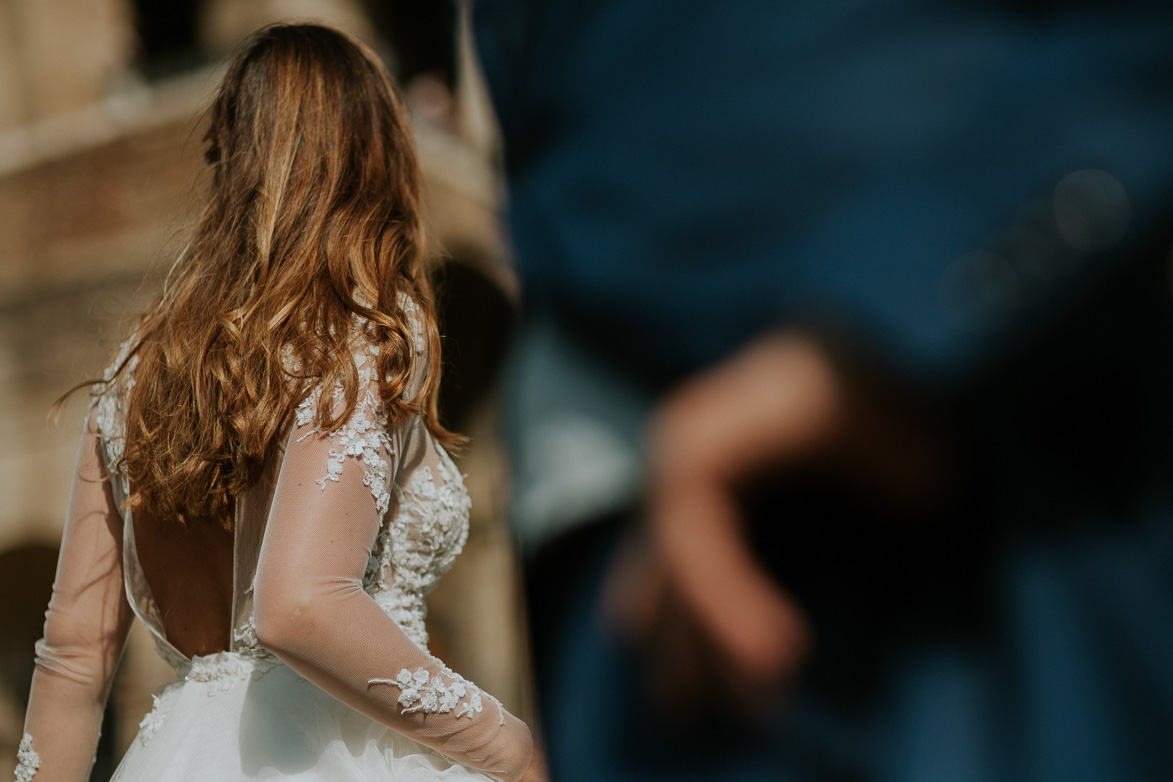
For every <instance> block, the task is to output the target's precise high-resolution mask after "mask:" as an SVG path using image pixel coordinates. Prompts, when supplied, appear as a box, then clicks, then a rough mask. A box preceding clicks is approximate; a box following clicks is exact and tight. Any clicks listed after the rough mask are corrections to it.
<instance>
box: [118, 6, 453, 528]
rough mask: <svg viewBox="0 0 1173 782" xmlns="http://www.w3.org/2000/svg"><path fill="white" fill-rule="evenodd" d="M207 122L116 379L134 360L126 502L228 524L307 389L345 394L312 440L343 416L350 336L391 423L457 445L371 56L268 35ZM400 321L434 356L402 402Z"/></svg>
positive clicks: (399, 116)
mask: <svg viewBox="0 0 1173 782" xmlns="http://www.w3.org/2000/svg"><path fill="white" fill-rule="evenodd" d="M208 120H209V126H208V130H207V134H206V136H205V137H204V140H205V141H206V143H207V150H206V159H207V162H208V164H209V165H210V166H211V168H212V183H211V197H210V199H209V201H208V203H207V205H206V207H205V208H204V209H203V212H202V214H201V216H200V218H199V221H198V224H197V226H196V228H195V232H194V235H193V237H192V238H191V240H190V242H189V244H188V246H187V247H186V249H185V250H184V251H183V252H182V253H181V255H180V257H179V259H178V260H177V261H176V263H175V265H174V267H173V268H172V270H171V272H170V273H169V275H168V278H167V280H166V282H165V283H164V286H163V290H162V292H161V293H160V295H159V297H158V299H157V300H156V302H155V303H154V304H153V305H152V306H151V307H150V308H149V309H148V310H147V311H146V312H145V313H144V314H143V315H142V316H141V319H140V321H139V323H138V327H137V329H136V330H135V334H134V337H133V343H132V349H131V351H130V353H129V355H128V357H127V360H126V361H123V362H122V365H121V366H118V367H116V368H115V370H116V373H115V375H114V378H113V380H114V381H117V380H118V377H119V375H125V374H126V373H127V366H128V365H129V364H130V357H132V356H133V357H136V359H135V362H136V363H135V366H134V369H133V382H124V383H123V384H122V386H123V387H124V388H127V391H126V392H125V393H126V441H125V449H124V455H123V457H122V461H121V463H120V464H118V465H115V466H114V469H116V470H121V471H123V472H124V473H125V474H126V475H127V477H128V478H129V483H130V489H131V491H130V497H129V498H128V504H129V506H130V507H132V508H141V509H144V510H145V511H146V512H148V513H149V514H151V515H153V516H156V517H158V518H160V519H176V520H178V521H179V522H180V523H187V522H188V521H189V520H191V519H195V518H201V519H208V520H215V521H217V522H219V523H220V524H222V525H223V526H225V527H226V528H231V524H232V498H233V497H235V496H237V495H239V494H240V493H241V492H243V491H244V490H245V489H247V488H248V487H250V486H251V485H253V484H254V483H255V482H256V481H257V479H258V478H259V477H260V474H261V470H262V468H263V465H264V463H265V459H266V455H267V454H268V453H269V452H270V448H271V446H272V445H273V443H274V440H275V439H276V437H277V436H278V435H279V433H281V432H282V431H285V425H286V423H287V422H288V421H289V420H290V417H291V415H292V411H293V408H294V407H295V406H296V405H297V404H298V403H299V402H300V401H301V400H303V399H305V398H306V397H307V396H308V395H309V394H310V393H312V392H313V390H314V388H315V387H316V386H318V385H319V384H321V386H322V387H323V388H326V389H331V388H334V387H336V386H340V387H341V388H342V389H343V392H344V393H343V396H342V402H340V403H339V404H336V405H333V406H332V405H330V404H321V405H318V407H317V418H316V425H317V426H318V427H319V428H320V429H321V430H323V431H332V430H335V429H337V428H338V427H340V426H341V425H342V424H343V423H344V422H345V421H346V420H347V419H348V418H349V417H350V415H351V414H352V412H353V411H354V408H355V405H356V404H357V401H358V397H359V394H360V393H361V389H360V388H359V378H358V371H357V368H356V366H355V362H354V357H353V355H352V354H353V350H354V347H353V344H352V341H353V339H354V338H355V336H356V331H357V330H361V331H362V332H363V334H362V338H363V339H365V340H367V341H368V342H369V343H370V344H371V345H373V346H377V347H378V349H379V350H378V355H377V379H378V380H377V382H378V393H379V397H380V399H381V400H382V403H383V405H384V406H385V409H386V410H387V413H388V415H389V417H390V419H391V420H392V421H393V422H394V421H398V420H402V419H403V418H404V417H406V416H411V415H419V416H422V417H423V420H424V421H425V422H426V424H427V426H428V428H429V430H430V431H431V432H432V434H433V435H435V436H436V437H437V438H438V439H439V440H440V441H441V442H445V443H448V444H452V443H453V441H455V440H457V439H458V438H457V437H456V436H455V435H453V434H451V433H450V432H448V431H446V430H445V429H444V428H443V427H442V426H441V424H440V422H439V419H438V416H437V411H436V399H437V389H438V386H439V378H440V371H439V368H440V344H439V334H438V331H437V325H436V315H435V305H434V301H433V295H432V289H431V284H430V282H429V279H428V273H427V270H426V268H425V264H424V261H425V259H424V250H423V229H422V226H421V219H420V204H419V189H420V183H419V171H418V168H417V165H416V160H415V156H414V152H413V150H412V143H411V138H410V136H409V132H408V127H407V124H406V122H405V119H404V112H403V109H402V107H401V105H400V101H399V98H398V96H397V94H396V90H395V88H394V87H393V86H392V84H391V80H390V78H389V77H388V75H387V72H386V70H385V69H384V67H383V66H382V64H381V63H380V61H379V60H378V58H377V57H376V55H375V54H374V53H373V52H371V51H370V50H369V49H368V48H367V47H365V46H364V45H363V44H361V43H360V42H358V41H357V40H355V39H353V38H351V37H350V36H348V35H345V34H343V33H341V32H338V31H336V30H332V29H330V28H327V27H321V26H318V25H274V26H271V27H266V28H264V29H262V30H260V31H258V32H257V33H255V34H254V35H253V36H252V38H251V39H250V40H249V42H248V43H247V45H246V46H245V48H244V49H243V50H242V51H241V52H240V54H239V55H238V56H237V57H236V58H235V59H234V60H233V61H232V63H231V64H230V65H229V66H228V70H227V72H226V74H225V76H224V80H223V82H222V84H221V85H220V88H219V91H218V93H217V95H216V97H215V100H214V102H213V103H212V106H211V108H210V110H209V116H208ZM408 300H409V301H410V302H411V303H414V305H415V306H414V307H412V306H411V304H410V303H408ZM405 307H407V308H409V309H413V310H414V312H413V313H410V314H409V313H408V312H406V311H405ZM412 317H414V318H417V319H418V321H419V325H422V327H423V332H424V334H425V336H426V342H427V350H428V359H429V360H428V363H427V367H428V369H427V373H426V377H425V378H424V380H423V384H422V387H421V389H420V390H419V391H418V392H417V393H416V394H415V395H414V396H412V397H411V398H410V399H408V398H405V394H404V391H405V389H406V388H407V385H408V377H409V374H410V372H411V368H412V365H413V359H414V356H413V352H414V350H415V348H414V344H415V343H414V340H413V339H412V334H413V331H412V322H411V320H410V318H412ZM125 380H130V379H129V378H125ZM100 391H101V387H100V386H99V387H97V388H96V389H95V393H98V392H100Z"/></svg>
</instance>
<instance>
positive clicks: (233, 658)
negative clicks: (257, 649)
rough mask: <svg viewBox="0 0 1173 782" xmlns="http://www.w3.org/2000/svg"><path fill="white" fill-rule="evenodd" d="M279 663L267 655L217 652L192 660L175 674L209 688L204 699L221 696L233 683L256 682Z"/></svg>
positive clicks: (266, 653)
mask: <svg viewBox="0 0 1173 782" xmlns="http://www.w3.org/2000/svg"><path fill="white" fill-rule="evenodd" d="M278 665H280V663H279V662H278V661H277V658H276V657H273V656H272V655H271V654H269V653H268V652H265V653H264V654H260V655H245V654H239V653H237V652H217V653H216V654H209V655H205V656H202V657H193V658H192V659H191V661H190V662H189V663H188V664H187V665H185V666H184V668H183V669H182V670H181V671H180V672H179V673H180V679H181V680H185V681H189V682H202V683H204V684H210V685H211V686H210V687H209V688H208V695H215V694H217V693H221V692H225V691H227V690H228V689H230V688H231V687H232V685H233V683H234V682H238V681H248V680H250V679H251V680H253V681H255V680H257V679H260V678H261V677H262V676H264V675H265V674H266V673H268V672H269V671H271V670H273V668H276V667H277V666H278Z"/></svg>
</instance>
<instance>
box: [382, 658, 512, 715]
mask: <svg viewBox="0 0 1173 782" xmlns="http://www.w3.org/2000/svg"><path fill="white" fill-rule="evenodd" d="M367 684H368V686H369V685H374V684H387V685H390V686H392V687H398V688H399V705H400V706H402V707H403V711H402V713H403V714H414V713H416V712H423V713H424V714H449V713H453V712H454V715H453V716H454V717H455V718H456V719H460V718H461V717H468V718H469V719H472V718H473V717H475V716H476V715H478V714H480V713H481V712H482V711H484V704H483V703H482V698H481V695H482V693H481V690H480V688H479V687H477V686H476V685H475V684H473V683H472V682H470V681H468V680H467V679H465V678H464V677H462V676H460V675H459V674H456V673H453V672H452V671H450V670H448V669H447V668H445V669H444V670H442V671H440V672H439V673H435V674H432V673H430V672H429V671H428V669H427V668H417V669H416V671H415V673H412V672H411V671H409V670H408V669H406V668H404V669H403V670H401V671H400V672H399V675H398V676H397V677H395V678H394V679H371V680H369V681H368V682H367ZM484 697H485V698H488V699H489V700H491V701H492V702H493V703H495V704H497V711H498V712H499V714H498V717H499V720H500V722H499V723H498V724H500V725H504V724H505V708H504V707H503V706H502V705H501V704H500V703H498V702H497V699H496V698H494V697H493V696H491V695H489V694H487V693H485V694H484Z"/></svg>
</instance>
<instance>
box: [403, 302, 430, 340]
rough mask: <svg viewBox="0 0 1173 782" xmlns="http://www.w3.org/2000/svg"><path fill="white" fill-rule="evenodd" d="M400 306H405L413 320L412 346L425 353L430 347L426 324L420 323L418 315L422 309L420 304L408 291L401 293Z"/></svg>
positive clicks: (405, 310) (410, 318) (408, 315)
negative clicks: (425, 332) (425, 330)
mask: <svg viewBox="0 0 1173 782" xmlns="http://www.w3.org/2000/svg"><path fill="white" fill-rule="evenodd" d="M399 306H400V307H402V308H403V312H404V313H405V314H406V315H407V319H408V320H409V321H411V341H412V347H413V348H415V351H416V353H423V352H424V351H425V350H427V349H428V340H427V337H426V336H425V335H424V324H423V323H420V319H419V317H417V315H418V313H419V311H420V310H419V306H417V305H416V303H415V300H414V299H412V298H411V297H410V296H408V295H407V294H406V293H400V294H399Z"/></svg>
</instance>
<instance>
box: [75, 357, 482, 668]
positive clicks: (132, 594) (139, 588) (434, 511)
mask: <svg viewBox="0 0 1173 782" xmlns="http://www.w3.org/2000/svg"><path fill="white" fill-rule="evenodd" d="M132 342H133V340H128V341H127V342H126V343H124V344H123V346H122V348H121V350H120V351H119V353H118V355H117V356H116V358H115V360H114V362H113V363H112V364H111V366H110V368H109V369H107V373H106V375H105V377H106V379H107V380H108V381H112V382H108V383H107V384H106V386H105V388H104V390H103V392H102V394H101V395H100V396H98V397H97V399H96V401H95V407H96V410H95V419H96V422H97V427H98V430H99V432H100V433H101V436H102V454H103V459H104V462H105V465H106V469H107V471H108V473H109V475H110V476H111V485H112V488H113V491H114V494H115V498H116V500H117V502H118V504H119V506H120V512H121V514H122V516H123V536H124V546H123V558H124V563H123V565H124V572H125V579H126V592H127V596H128V598H129V600H130V603H131V605H132V607H133V608H134V612H135V614H136V615H137V616H138V617H139V619H141V620H142V621H143V623H144V624H146V626H147V627H148V628H149V630H150V631H151V633H152V635H153V636H154V637H155V640H156V647H157V649H158V650H159V653H160V654H161V655H162V656H163V657H164V659H166V660H167V661H168V662H169V663H171V664H172V666H173V667H175V668H177V669H180V668H181V667H183V666H184V665H185V663H186V662H187V657H186V656H185V655H184V654H182V653H181V652H179V650H178V649H176V648H175V646H174V645H172V644H171V643H170V642H169V641H168V639H167V632H166V628H165V625H164V621H163V617H162V614H161V612H160V610H159V607H158V605H157V603H156V601H155V598H154V595H153V593H152V590H151V586H150V584H149V583H148V582H147V578H146V576H145V574H144V570H143V567H142V563H141V562H140V560H139V555H138V551H137V548H136V546H135V541H134V524H133V520H132V518H131V515H132V511H131V509H130V508H129V507H127V506H126V499H127V496H128V494H129V485H128V480H127V477H126V475H125V473H124V472H123V471H122V470H120V469H119V462H120V460H121V459H122V455H123V452H124V438H125V400H126V396H127V393H128V392H129V390H130V389H131V388H132V387H133V384H134V369H135V364H136V363H137V357H136V356H134V355H129V354H130V350H131V346H132ZM417 343H418V344H417V345H416V347H417V349H419V350H420V351H421V353H422V350H423V347H424V346H423V344H422V337H420V335H419V334H417ZM377 352H378V348H377V347H375V346H372V345H370V344H367V343H366V342H365V341H362V340H358V339H356V341H355V352H354V360H355V366H356V369H357V370H358V376H359V387H360V389H361V390H360V393H359V398H358V402H357V404H356V407H355V410H354V412H353V413H352V414H351V416H350V417H349V418H348V419H347V421H346V422H345V423H344V425H343V426H342V427H340V428H339V429H337V430H335V431H332V432H322V431H319V430H318V428H317V427H316V426H315V425H314V419H315V415H316V412H317V409H318V406H319V405H321V404H335V403H337V402H339V401H340V400H341V399H342V395H343V391H342V388H341V386H339V387H336V388H333V389H324V388H322V387H321V386H319V387H317V388H316V389H314V391H313V392H312V393H311V394H310V395H309V396H307V397H306V398H305V399H304V400H303V401H302V402H301V403H300V404H299V405H298V406H297V408H296V409H295V410H294V412H293V415H292V416H291V420H290V422H289V425H288V426H286V428H285V429H284V430H283V433H282V434H281V435H280V436H279V437H278V438H277V439H278V443H277V445H276V446H275V447H274V448H273V450H272V456H271V457H270V458H269V459H268V460H267V463H266V465H265V468H264V471H263V474H262V476H261V478H260V480H258V482H257V483H256V484H255V485H254V486H252V487H250V488H249V489H248V490H247V491H246V492H244V493H243V494H242V495H241V496H239V497H237V498H236V502H235V511H234V544H233V559H234V562H233V574H234V576H233V585H232V595H233V597H232V604H233V617H232V633H231V636H232V643H231V647H230V649H229V651H232V652H236V653H239V654H241V655H244V656H246V657H266V656H267V653H266V652H265V651H264V650H263V649H262V648H261V647H260V645H259V644H258V642H257V634H256V618H255V612H254V610H253V594H252V593H253V583H254V579H255V576H256V570H257V561H258V558H259V555H260V551H261V547H262V544H263V542H264V537H265V531H266V528H267V527H268V522H269V514H270V511H271V509H272V505H273V499H274V495H275V492H276V490H277V486H278V483H279V481H280V480H281V476H282V475H286V476H291V475H296V476H297V477H298V479H305V480H311V481H313V482H314V483H316V484H317V485H318V486H319V488H320V490H321V491H322V492H327V491H329V490H330V489H331V488H332V486H331V484H332V483H336V482H337V481H338V480H339V477H340V476H341V475H342V473H343V471H345V470H361V471H362V474H363V483H364V485H366V486H367V487H368V488H369V489H370V495H371V496H370V500H371V501H372V502H373V503H374V505H375V508H376V511H377V513H378V514H379V517H380V527H379V532H378V535H377V537H376V539H375V541H374V544H373V546H372V547H371V550H370V553H369V563H368V565H367V568H366V572H365V574H364V577H363V583H362V588H363V589H364V590H365V591H366V592H367V593H368V594H369V595H371V597H373V598H374V600H375V602H376V603H377V604H378V605H379V606H380V608H382V609H383V611H384V612H385V613H386V614H387V615H388V616H389V617H390V618H391V619H392V620H393V621H394V622H395V623H396V624H397V625H398V626H399V627H400V628H401V629H402V630H403V632H404V634H405V635H406V636H407V637H408V638H409V639H410V640H411V641H412V642H413V643H415V644H416V645H417V646H418V647H420V648H421V649H423V650H425V651H426V649H427V641H428V635H427V630H426V627H425V619H426V616H427V607H426V604H425V602H424V598H425V596H426V595H427V593H428V592H429V591H431V589H432V588H433V587H434V586H435V584H436V582H437V581H438V580H439V578H440V576H441V575H443V574H444V573H445V572H447V571H448V569H449V568H451V566H452V563H453V562H454V561H455V559H456V556H457V555H458V554H459V553H460V551H461V549H462V547H463V546H464V543H465V540H466V538H467V535H468V519H469V507H470V503H469V498H468V493H467V491H466V490H465V487H464V482H463V478H462V476H461V474H460V472H459V470H458V469H457V468H456V466H455V465H454V464H453V462H452V460H451V458H450V457H449V456H448V454H447V453H446V452H445V451H444V449H443V448H442V447H441V446H440V445H439V443H437V442H436V441H435V439H434V438H433V437H432V435H431V434H430V432H429V431H428V429H427V427H426V425H425V424H424V422H423V420H422V419H421V418H419V417H418V416H412V417H410V418H408V419H406V420H403V421H399V422H396V423H395V424H394V425H392V424H391V423H390V421H389V420H388V417H387V415H386V412H385V410H384V407H383V405H382V403H381V402H380V400H379V399H378V396H377V393H376V391H377V385H376V383H375V376H374V373H375V360H374V359H375V357H376V356H377ZM124 362H125V363H126V367H125V369H124V371H123V372H122V373H121V374H118V375H117V376H115V369H116V368H117V367H119V366H121V365H122V364H123V363H124ZM413 374H418V372H416V373H413ZM409 385H418V379H417V380H416V382H415V383H413V384H409ZM409 390H414V389H409ZM309 439H315V440H317V441H318V442H317V443H316V447H314V448H312V449H310V450H309V451H308V453H309V454H316V457H317V458H314V457H310V458H306V457H305V456H302V454H303V453H305V451H304V449H298V450H297V454H298V455H297V456H295V457H290V453H291V451H293V450H294V449H293V448H291V446H296V445H298V444H300V443H301V442H302V441H305V440H309ZM294 459H295V460H296V461H295V462H293V463H291V460H294Z"/></svg>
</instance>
